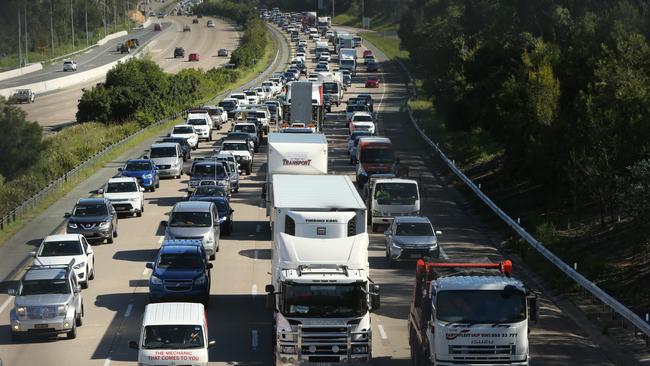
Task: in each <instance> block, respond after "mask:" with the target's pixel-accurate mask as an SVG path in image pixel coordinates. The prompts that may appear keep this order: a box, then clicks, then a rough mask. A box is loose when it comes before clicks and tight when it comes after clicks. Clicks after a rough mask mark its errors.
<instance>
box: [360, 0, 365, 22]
mask: <svg viewBox="0 0 650 366" xmlns="http://www.w3.org/2000/svg"><path fill="white" fill-rule="evenodd" d="M365 17H366V0H361V28H365V26H364V25H363V18H365Z"/></svg>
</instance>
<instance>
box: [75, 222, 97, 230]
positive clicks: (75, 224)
mask: <svg viewBox="0 0 650 366" xmlns="http://www.w3.org/2000/svg"><path fill="white" fill-rule="evenodd" d="M100 226H101V225H100ZM68 227H69V228H70V229H76V228H77V227H78V226H77V224H75V223H74V222H69V223H68Z"/></svg>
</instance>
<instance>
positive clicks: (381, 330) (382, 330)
mask: <svg viewBox="0 0 650 366" xmlns="http://www.w3.org/2000/svg"><path fill="white" fill-rule="evenodd" d="M377 329H379V336H380V337H381V339H388V336H387V335H386V331H384V326H383V325H381V324H377Z"/></svg>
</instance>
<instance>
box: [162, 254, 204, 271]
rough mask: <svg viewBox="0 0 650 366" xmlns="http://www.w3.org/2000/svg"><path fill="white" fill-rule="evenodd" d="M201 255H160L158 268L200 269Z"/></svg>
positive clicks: (201, 263)
mask: <svg viewBox="0 0 650 366" xmlns="http://www.w3.org/2000/svg"><path fill="white" fill-rule="evenodd" d="M202 266H203V261H202V260H201V255H200V254H199V253H197V252H194V253H191V252H189V253H161V254H160V257H159V258H158V268H201V267H202Z"/></svg>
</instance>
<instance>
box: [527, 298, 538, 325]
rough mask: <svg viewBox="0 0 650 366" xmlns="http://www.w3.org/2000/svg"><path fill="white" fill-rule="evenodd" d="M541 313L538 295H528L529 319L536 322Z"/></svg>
mask: <svg viewBox="0 0 650 366" xmlns="http://www.w3.org/2000/svg"><path fill="white" fill-rule="evenodd" d="M538 313H539V303H538V302H537V295H533V296H529V297H528V319H529V320H530V321H531V322H536V321H537V318H538Z"/></svg>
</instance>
